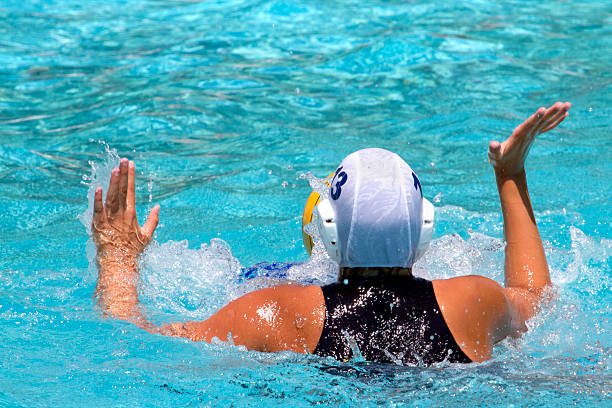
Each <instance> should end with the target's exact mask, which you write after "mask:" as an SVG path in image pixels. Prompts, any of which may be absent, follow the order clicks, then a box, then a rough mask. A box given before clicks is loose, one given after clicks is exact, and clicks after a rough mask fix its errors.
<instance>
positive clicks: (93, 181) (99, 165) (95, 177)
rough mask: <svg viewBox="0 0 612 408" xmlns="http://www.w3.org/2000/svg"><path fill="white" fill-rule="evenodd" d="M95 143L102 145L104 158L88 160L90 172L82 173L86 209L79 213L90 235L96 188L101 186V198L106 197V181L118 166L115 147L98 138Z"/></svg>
mask: <svg viewBox="0 0 612 408" xmlns="http://www.w3.org/2000/svg"><path fill="white" fill-rule="evenodd" d="M97 143H99V144H100V145H102V146H104V152H105V153H106V154H105V155H104V159H103V161H102V162H95V161H93V160H90V161H89V166H90V167H91V172H90V174H89V175H87V174H85V175H83V180H82V181H81V183H83V184H85V185H87V186H88V189H87V209H86V210H85V212H84V213H82V214H80V215H79V220H80V221H81V223H82V224H83V225H84V226H85V228H87V233H88V234H89V235H91V219H92V217H93V202H94V195H95V192H96V189H97V188H98V187H102V188H103V198H102V199H105V198H106V190H107V189H108V181H109V180H110V176H111V172H112V171H113V169H114V168H116V167H119V155H118V154H117V150H116V149H112V148H111V147H110V146H109V145H108V144H107V143H106V142H104V141H102V140H98V141H97Z"/></svg>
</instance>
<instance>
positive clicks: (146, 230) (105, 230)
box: [92, 158, 159, 260]
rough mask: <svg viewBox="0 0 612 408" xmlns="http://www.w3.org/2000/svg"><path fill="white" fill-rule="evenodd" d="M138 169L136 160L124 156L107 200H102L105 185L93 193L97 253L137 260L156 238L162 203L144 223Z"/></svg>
mask: <svg viewBox="0 0 612 408" xmlns="http://www.w3.org/2000/svg"><path fill="white" fill-rule="evenodd" d="M135 182H136V169H135V166H134V162H133V161H128V159H126V158H123V159H121V161H120V164H119V168H118V169H117V168H115V169H113V171H112V175H111V179H110V184H109V186H108V193H107V195H106V203H105V204H104V205H103V204H102V187H98V189H97V190H96V192H95V197H94V213H93V219H92V235H93V240H94V242H95V243H96V247H97V249H98V257H99V258H100V259H104V258H106V257H109V256H113V257H121V258H125V257H127V258H128V259H129V260H135V259H136V257H137V256H138V255H139V254H140V253H141V252H142V251H143V250H144V248H145V247H146V246H147V244H148V243H149V242H151V240H152V239H153V232H154V231H155V228H156V227H157V224H158V222H159V205H156V206H155V207H153V209H152V210H151V212H150V213H149V217H148V218H147V221H146V222H145V224H144V225H143V226H142V227H140V225H139V224H138V220H137V218H136V200H135V198H136V184H135Z"/></svg>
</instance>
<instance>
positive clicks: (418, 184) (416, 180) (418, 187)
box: [412, 171, 423, 198]
mask: <svg viewBox="0 0 612 408" xmlns="http://www.w3.org/2000/svg"><path fill="white" fill-rule="evenodd" d="M412 178H413V179H414V188H415V189H416V190H419V191H420V192H421V198H423V189H422V188H421V182H420V181H419V178H418V177H417V175H416V174H414V171H413V172H412Z"/></svg>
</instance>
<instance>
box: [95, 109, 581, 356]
mask: <svg viewBox="0 0 612 408" xmlns="http://www.w3.org/2000/svg"><path fill="white" fill-rule="evenodd" d="M570 106H571V105H570V104H569V103H560V102H558V103H556V104H554V105H553V106H552V107H550V108H548V109H545V108H540V109H538V111H537V112H536V113H535V114H533V116H531V117H530V118H529V119H527V120H526V121H525V122H524V123H523V124H521V125H520V126H518V127H517V128H516V129H515V130H514V132H513V133H512V135H511V136H510V137H509V138H508V139H507V140H506V141H505V142H503V143H499V142H491V143H490V145H489V160H490V162H491V164H492V165H493V168H494V171H495V178H496V181H497V188H498V191H499V196H500V201H501V208H502V215H503V220H504V238H505V241H506V248H505V287H502V286H500V285H499V284H497V283H496V282H494V281H493V280H491V279H488V278H485V277H481V276H461V277H456V278H451V279H439V280H433V281H428V280H425V279H420V278H417V277H414V276H413V275H412V265H413V264H414V262H415V260H416V258H417V254H418V246H419V241H421V239H420V238H421V237H420V236H421V234H422V232H421V231H422V230H424V231H427V226H426V227H425V228H424V227H423V220H424V217H423V203H424V200H423V198H422V190H421V185H420V181H419V179H418V177H417V175H416V174H415V173H414V172H413V171H412V169H411V168H410V167H409V166H408V164H406V163H405V162H404V161H403V160H402V159H401V158H400V157H399V156H398V155H396V154H394V153H391V152H389V151H386V150H382V149H365V150H360V151H358V152H355V153H353V154H351V155H349V156H348V157H346V158H345V159H344V160H343V161H342V163H341V164H340V166H339V167H338V169H337V170H336V172H335V175H334V178H333V180H332V182H331V187H330V191H329V197H323V198H322V200H321V202H320V203H319V204H318V206H317V208H316V210H315V211H317V212H318V213H319V218H320V224H321V226H320V232H321V236H322V239H323V240H324V243H325V246H326V248H327V251H328V253H329V255H330V257H331V258H332V259H334V260H336V261H337V262H338V264H339V279H338V282H336V283H333V284H331V285H327V286H323V287H319V286H312V285H311V286H301V285H298V284H284V285H280V286H276V287H272V288H267V289H261V290H257V291H255V292H251V293H248V294H246V295H244V296H242V297H240V298H238V299H236V300H234V301H232V302H230V303H229V304H228V305H226V306H225V307H223V308H222V309H221V310H219V311H218V312H217V313H215V314H214V315H213V316H211V317H210V318H209V319H207V320H205V321H201V322H186V323H175V324H170V325H166V326H161V327H160V326H156V325H153V324H152V323H150V322H148V321H147V320H146V319H145V317H144V315H143V314H142V313H141V311H140V309H139V305H138V293H137V289H136V284H137V279H138V269H137V266H138V265H137V257H138V256H139V254H140V253H141V252H142V250H143V249H144V248H145V247H146V245H147V244H148V243H149V242H150V241H151V239H152V236H153V232H154V230H155V228H156V226H157V223H158V214H159V206H156V207H155V208H153V210H152V211H151V213H150V214H149V217H148V219H147V221H146V223H145V224H144V225H143V226H142V227H140V226H139V224H138V221H137V220H136V207H135V199H134V196H135V169H134V163H133V162H128V160H127V159H122V160H121V163H120V167H119V168H118V169H114V170H113V172H112V176H111V180H110V185H109V190H108V194H107V198H106V203H105V204H103V203H102V188H98V189H97V190H96V193H95V199H94V216H93V228H92V231H93V239H94V241H95V243H96V246H97V250H98V265H99V275H98V284H97V287H96V293H97V296H98V300H99V302H100V305H101V307H102V309H103V310H104V312H105V313H106V314H107V315H110V316H113V317H115V318H118V319H124V320H128V321H131V322H133V323H135V324H137V325H139V326H140V327H142V328H144V329H146V330H148V331H151V332H155V333H161V334H165V335H171V336H183V337H186V338H188V339H191V340H193V341H211V340H212V339H213V338H214V337H217V338H219V339H222V340H225V339H228V336H229V337H230V338H231V340H232V341H233V343H234V344H236V345H244V346H246V347H247V348H248V349H250V350H260V351H269V352H272V351H281V350H291V351H295V352H299V353H314V354H319V355H323V356H332V357H334V358H337V359H339V360H347V359H350V358H351V357H352V356H353V353H355V352H357V350H358V351H359V352H360V353H361V355H362V356H363V357H364V358H365V359H366V360H369V361H379V362H390V363H402V364H426V365H428V364H432V363H435V362H440V361H444V360H446V361H449V362H458V363H467V362H472V361H483V360H486V359H488V358H490V356H491V353H492V349H493V345H494V344H495V343H496V342H498V341H499V340H501V339H503V338H505V337H507V336H513V335H517V334H519V333H520V332H522V331H524V330H526V325H525V321H526V320H527V319H529V318H531V317H532V316H533V315H534V314H535V313H537V311H538V309H539V307H540V304H541V302H542V300H543V298H544V296H545V289H546V287H547V286H549V285H550V284H551V283H550V276H549V272H548V266H547V263H546V258H545V254H544V249H543V247H542V242H541V239H540V235H539V232H538V229H537V226H536V222H535V217H534V214H533V210H532V208H531V202H530V200H529V195H528V192H527V182H526V177H525V170H524V163H525V159H526V157H527V154H528V151H529V148H530V147H531V144H532V143H533V141H534V139H535V136H536V135H538V134H540V133H543V132H547V131H549V130H551V129H553V128H555V127H556V126H557V125H558V124H559V123H561V122H562V121H563V120H564V119H565V118H566V117H567V115H568V110H569V108H570ZM425 205H426V211H425V215H426V216H425V221H427V220H428V219H429V218H430V216H427V214H428V213H430V212H431V209H429V210H427V208H429V205H428V204H425Z"/></svg>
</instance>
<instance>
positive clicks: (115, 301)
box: [96, 250, 141, 322]
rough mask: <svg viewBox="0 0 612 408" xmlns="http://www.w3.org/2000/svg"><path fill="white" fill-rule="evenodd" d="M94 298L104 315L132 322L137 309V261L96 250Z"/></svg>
mask: <svg viewBox="0 0 612 408" xmlns="http://www.w3.org/2000/svg"><path fill="white" fill-rule="evenodd" d="M97 263H98V282H97V285H96V295H97V298H98V302H99V304H100V307H101V308H102V310H103V311H104V313H106V314H108V315H109V316H112V317H115V318H117V319H122V320H129V321H133V322H136V321H138V320H140V319H141V318H140V312H139V309H138V288H137V285H138V261H137V258H136V257H135V256H133V255H130V254H126V253H124V252H122V251H119V250H107V251H104V252H102V251H99V253H98V260H97Z"/></svg>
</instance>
